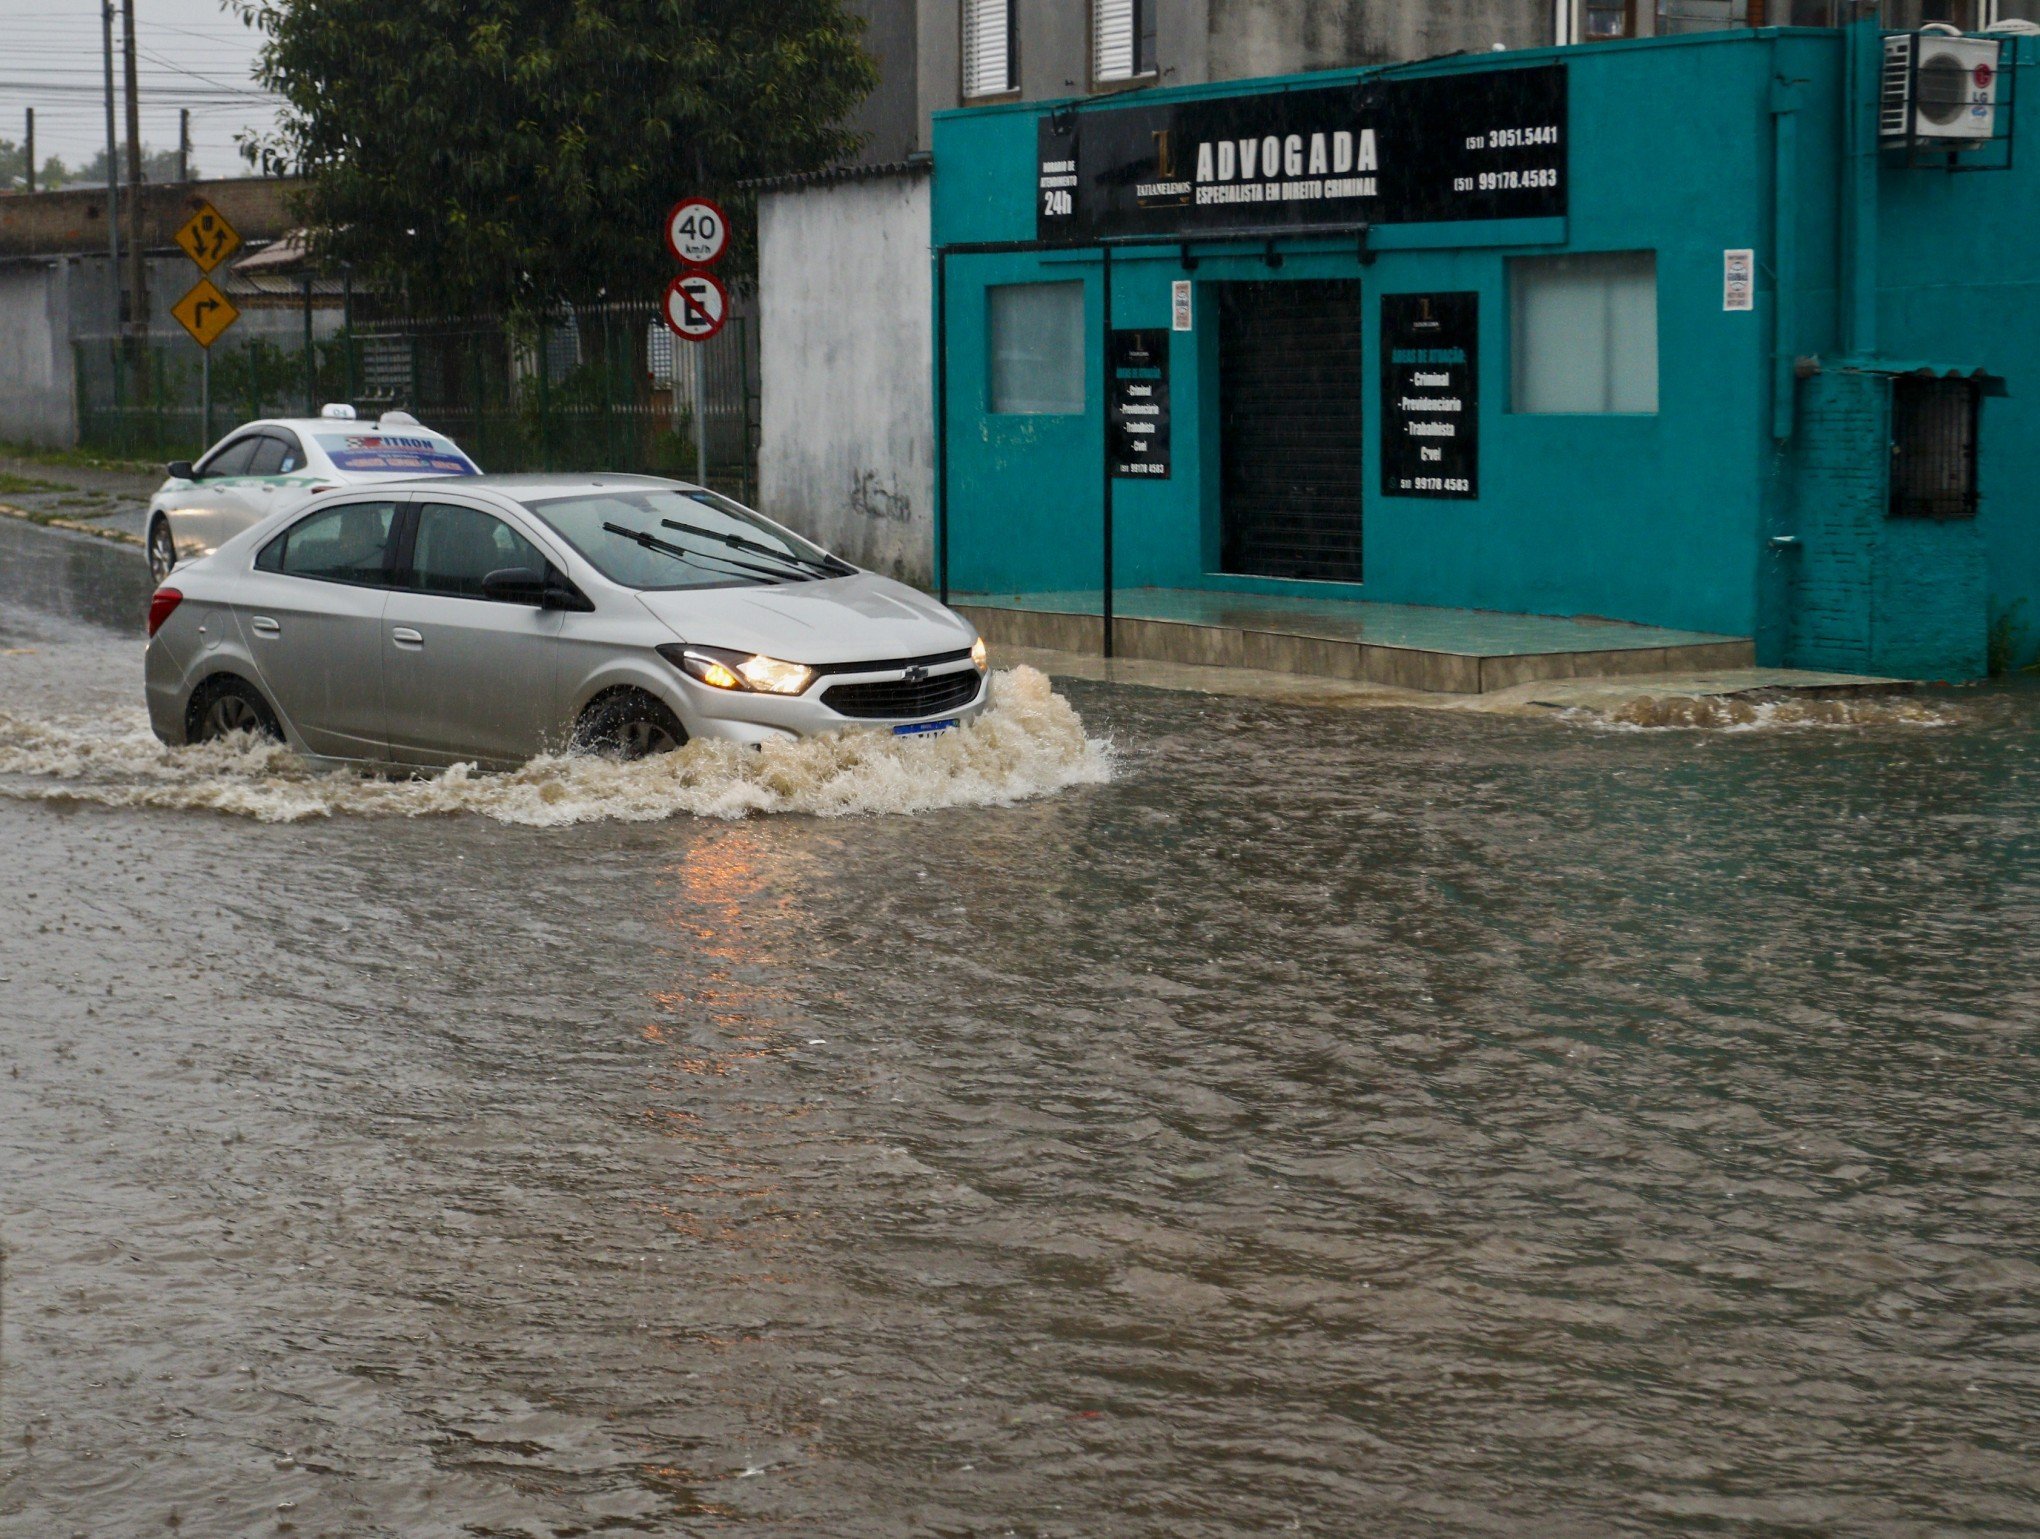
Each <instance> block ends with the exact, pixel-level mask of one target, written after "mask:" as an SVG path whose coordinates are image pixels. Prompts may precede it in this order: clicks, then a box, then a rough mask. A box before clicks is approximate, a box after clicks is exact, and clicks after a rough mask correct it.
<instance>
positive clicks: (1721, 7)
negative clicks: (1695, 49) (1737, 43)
mask: <svg viewBox="0 0 2040 1539" xmlns="http://www.w3.org/2000/svg"><path fill="white" fill-rule="evenodd" d="M1765 10H1766V7H1765V5H1764V0H1657V34H1658V36H1659V37H1677V36H1679V35H1680V34H1681V33H1686V32H1720V31H1723V30H1724V29H1726V28H1729V27H1761V26H1763V25H1764V22H1765V15H1764V12H1765Z"/></svg>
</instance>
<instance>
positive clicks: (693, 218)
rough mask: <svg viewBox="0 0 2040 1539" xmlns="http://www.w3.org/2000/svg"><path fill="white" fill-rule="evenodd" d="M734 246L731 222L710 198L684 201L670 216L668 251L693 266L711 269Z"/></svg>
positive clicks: (668, 220) (667, 224)
mask: <svg viewBox="0 0 2040 1539" xmlns="http://www.w3.org/2000/svg"><path fill="white" fill-rule="evenodd" d="M729 243H730V222H729V220H728V219H727V218H726V217H725V216H724V214H723V211H722V209H721V207H719V206H718V205H717V204H715V203H713V202H711V201H710V200H709V199H707V198H682V199H681V200H680V201H679V202H678V203H675V204H674V205H673V208H672V211H671V212H669V213H668V214H667V215H666V249H667V250H668V251H670V252H672V253H673V257H674V260H676V261H678V262H681V263H684V264H685V265H687V266H689V267H710V266H713V265H714V264H715V262H716V261H717V260H718V259H719V258H720V257H721V256H722V254H723V248H724V247H725V246H727V245H729Z"/></svg>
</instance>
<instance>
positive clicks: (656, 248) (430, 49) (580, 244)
mask: <svg viewBox="0 0 2040 1539" xmlns="http://www.w3.org/2000/svg"><path fill="white" fill-rule="evenodd" d="M235 4H236V6H237V8H238V9H239V11H240V13H241V15H242V16H243V18H244V19H245V20H246V21H248V22H249V24H250V25H252V26H255V27H258V28H260V29H261V31H262V32H263V33H264V34H265V37H266V43H265V45H264V48H263V51H262V55H261V60H260V63H259V66H258V73H259V76H260V78H261V80H262V81H263V83H264V84H265V85H268V86H269V87H271V88H272V89H273V90H275V91H277V92H279V93H281V94H282V96H283V98H284V100H285V102H286V104H287V105H286V108H285V111H284V113H283V117H282V122H281V126H280V128H279V129H278V131H277V132H276V133H275V134H274V135H273V136H272V137H269V138H267V139H262V140H257V141H254V142H252V143H250V144H249V145H248V149H249V150H250V152H251V153H252V154H253V155H254V156H255V157H256V158H257V159H258V162H259V163H260V164H262V165H263V166H264V167H265V169H268V170H272V171H280V172H292V173H296V174H299V175H302V176H303V177H304V178H305V186H304V190H303V192H302V193H301V194H300V212H301V214H302V216H303V217H304V219H305V222H306V223H307V225H308V226H309V227H310V228H311V229H312V230H313V231H314V232H315V234H314V239H315V241H316V242H317V246H318V249H319V252H320V254H321V255H322V256H323V257H325V258H326V259H328V260H345V261H349V262H351V263H353V264H354V266H355V269H356V271H357V273H358V274H360V275H361V276H362V277H363V278H365V279H367V280H368V281H370V282H378V281H379V282H381V283H383V284H385V285H387V286H390V287H392V288H395V287H398V286H401V288H402V291H403V292H404V293H405V294H406V295H407V296H408V300H409V303H410V305H411V307H412V308H413V310H414V311H417V312H421V313H422V312H425V311H428V310H437V311H440V312H442V313H448V314H463V313H483V312H500V313H508V314H522V315H533V314H537V313H540V312H543V311H546V310H550V309H553V308H555V307H557V306H559V305H561V304H565V303H585V302H588V301H590V300H593V299H595V298H597V297H598V296H600V295H602V294H604V293H606V294H607V295H608V296H609V297H610V298H612V299H622V298H645V299H651V298H655V297H656V296H657V295H658V294H659V292H660V291H661V290H662V289H663V288H664V286H665V283H666V280H667V279H668V278H669V277H670V276H671V275H672V273H673V271H674V265H673V261H672V258H671V257H670V256H669V255H668V254H667V253H666V251H665V249H664V246H663V243H662V241H661V239H660V233H659V231H660V222H661V217H662V216H663V214H664V213H665V211H666V209H667V208H668V207H670V206H671V204H672V203H673V202H674V201H675V200H676V199H678V198H679V197H681V196H683V195H685V194H688V193H705V194H707V195H708V196H711V197H714V198H717V199H718V200H719V201H721V203H722V204H723V207H724V208H725V209H726V210H727V211H728V213H729V214H730V216H731V220H732V224H733V226H734V239H733V242H732V250H731V253H730V255H729V257H727V258H726V259H725V261H724V264H723V268H724V273H725V276H726V277H730V276H733V277H735V278H737V279H738V280H740V281H742V280H744V279H746V278H748V277H749V275H750V274H752V273H753V272H755V261H756V244H755V221H754V219H753V218H752V212H753V210H752V203H753V200H752V199H751V198H750V197H749V195H747V194H746V193H744V192H743V191H742V190H741V189H740V188H739V186H738V184H739V183H740V182H741V181H743V180H745V179H747V178H752V177H761V176H772V175H777V174H781V173H785V172H793V171H802V170H808V169H812V168H815V167H818V166H821V165H825V164H827V163H828V162H830V161H831V160H835V159H838V158H840V157H842V156H844V155H846V154H848V153H850V152H851V151H852V150H854V149H855V147H856V141H855V139H854V137H853V136H852V135H851V134H850V133H849V132H848V131H847V130H845V129H844V128H843V127H842V120H843V117H844V115H845V114H846V113H848V112H849V111H850V110H851V108H853V107H854V106H855V105H856V104H857V103H858V102H859V101H860V100H862V99H863V97H864V96H865V95H866V94H867V93H868V92H869V91H870V90H871V88H872V86H873V85H874V84H876V80H877V75H876V71H875V70H874V68H873V66H872V64H871V62H870V60H869V59H868V58H866V57H865V55H864V53H863V52H862V50H861V49H860V48H859V46H858V35H859V31H860V29H861V26H862V23H861V22H859V21H856V20H855V19H853V18H852V17H851V16H850V15H849V14H848V13H846V11H845V10H844V9H843V6H842V4H841V0H564V3H563V0H235Z"/></svg>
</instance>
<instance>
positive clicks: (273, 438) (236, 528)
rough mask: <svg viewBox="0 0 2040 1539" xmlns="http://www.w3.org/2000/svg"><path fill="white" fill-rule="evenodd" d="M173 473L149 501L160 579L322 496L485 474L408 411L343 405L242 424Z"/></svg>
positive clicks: (152, 563) (154, 564)
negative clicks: (362, 412) (363, 413)
mask: <svg viewBox="0 0 2040 1539" xmlns="http://www.w3.org/2000/svg"><path fill="white" fill-rule="evenodd" d="M169 470H170V479H169V480H167V481H165V482H164V483H163V485H162V487H161V489H160V490H158V491H157V493H156V495H155V496H154V497H153V498H152V499H150V502H149V523H148V550H149V571H150V572H151V573H152V574H154V576H155V579H156V581H157V582H162V581H163V580H164V579H165V578H166V577H168V576H169V575H170V573H171V571H172V569H173V568H175V567H176V566H177V564H178V563H179V562H183V561H196V560H197V559H198V558H199V557H200V556H209V555H211V554H212V553H213V552H214V551H215V550H218V549H219V548H220V546H221V545H223V544H225V543H226V542H227V541H228V540H230V539H232V538H233V537H234V536H235V535H237V534H239V533H240V532H241V531H242V530H243V529H248V528H252V527H253V526H254V525H255V524H258V523H260V522H261V521H262V520H263V519H265V518H267V517H268V516H269V515H270V514H272V513H275V512H279V511H281V510H282V509H285V508H290V507H295V506H296V505H297V504H299V503H301V502H303V501H305V500H306V499H307V498H310V497H314V496H316V495H318V494H319V493H320V492H331V491H337V490H339V489H340V488H341V487H343V486H358V485H368V484H373V483H375V482H379V481H397V480H407V481H408V480H413V479H415V478H416V477H418V476H473V475H480V474H481V471H480V468H479V467H478V466H476V464H475V463H474V461H472V460H470V459H469V458H468V457H467V455H466V454H465V453H464V452H463V451H462V449H461V447H460V445H458V444H456V443H455V442H454V441H453V440H452V439H451V438H448V437H447V436H446V435H445V434H444V433H436V432H434V431H433V430H432V429H431V428H428V427H425V426H424V425H423V424H421V423H420V422H419V421H418V419H417V418H416V417H414V416H412V415H411V414H410V413H409V412H402V411H386V412H384V413H383V414H382V415H381V416H380V417H377V418H375V419H374V420H367V419H363V418H359V417H357V416H356V415H355V411H354V408H353V407H352V406H345V405H332V406H328V407H326V408H325V409H324V410H323V411H322V412H321V413H320V415H319V416H317V417H276V418H265V419H264V420H262V421H260V422H249V423H244V424H243V425H242V426H240V427H238V428H236V429H234V431H233V432H231V433H229V434H228V435H227V436H226V437H225V438H223V439H221V440H220V441H219V443H217V444H216V445H214V446H213V448H212V450H211V451H210V452H209V453H207V454H206V456H205V457H204V458H203V459H201V460H200V461H199V462H198V463H197V464H196V465H194V464H192V463H191V461H189V460H176V461H174V462H172V464H171V465H170V467H169Z"/></svg>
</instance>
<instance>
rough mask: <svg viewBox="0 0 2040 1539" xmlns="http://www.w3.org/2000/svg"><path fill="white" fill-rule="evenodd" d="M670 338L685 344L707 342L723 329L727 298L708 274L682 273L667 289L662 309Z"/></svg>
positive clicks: (726, 293)
mask: <svg viewBox="0 0 2040 1539" xmlns="http://www.w3.org/2000/svg"><path fill="white" fill-rule="evenodd" d="M661 308H662V309H663V310H664V312H665V316H666V324H667V326H669V327H671V328H672V331H673V335H674V336H676V337H680V338H682V339H684V340H686V341H688V342H706V341H707V340H708V339H709V338H710V337H712V336H714V335H715V334H716V333H717V332H718V331H721V330H722V329H723V321H724V320H725V319H726V318H727V317H728V315H729V313H730V296H729V291H728V290H726V289H725V288H724V287H723V286H722V285H721V284H720V283H718V282H717V281H716V280H715V277H714V275H713V274H710V273H682V274H681V275H680V276H679V277H677V278H675V279H674V280H673V281H672V282H671V283H669V284H667V285H666V301H665V304H664V305H663V306H662V307H661Z"/></svg>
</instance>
